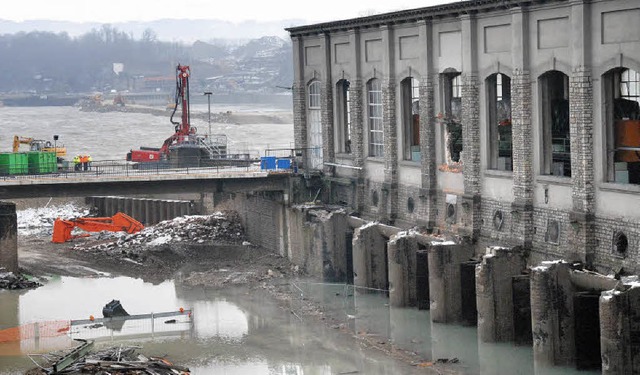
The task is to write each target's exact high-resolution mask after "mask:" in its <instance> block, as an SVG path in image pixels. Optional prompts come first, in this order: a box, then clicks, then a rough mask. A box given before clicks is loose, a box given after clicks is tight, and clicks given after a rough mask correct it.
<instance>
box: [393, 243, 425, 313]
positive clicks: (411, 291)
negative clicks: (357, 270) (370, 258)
mask: <svg viewBox="0 0 640 375" xmlns="http://www.w3.org/2000/svg"><path fill="white" fill-rule="evenodd" d="M388 248H389V251H388V263H389V304H390V305H391V307H409V306H416V305H417V293H416V265H417V251H418V242H417V240H416V238H415V236H411V235H409V234H408V233H407V232H400V233H398V234H397V235H396V236H393V237H392V238H391V240H390V241H389V243H388Z"/></svg>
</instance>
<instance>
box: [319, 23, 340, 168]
mask: <svg viewBox="0 0 640 375" xmlns="http://www.w3.org/2000/svg"><path fill="white" fill-rule="evenodd" d="M324 51H325V78H324V79H323V85H322V91H321V94H322V95H321V98H320V100H321V104H320V106H321V109H322V113H321V122H322V155H323V161H324V162H329V163H333V162H335V154H336V149H335V146H334V143H335V142H334V135H335V124H334V116H333V92H334V91H333V87H334V86H333V83H332V81H331V66H332V64H331V62H332V58H331V56H332V53H331V38H330V34H329V33H325V35H324ZM323 171H324V173H325V174H327V175H331V174H332V171H333V167H331V166H327V165H325V166H323Z"/></svg>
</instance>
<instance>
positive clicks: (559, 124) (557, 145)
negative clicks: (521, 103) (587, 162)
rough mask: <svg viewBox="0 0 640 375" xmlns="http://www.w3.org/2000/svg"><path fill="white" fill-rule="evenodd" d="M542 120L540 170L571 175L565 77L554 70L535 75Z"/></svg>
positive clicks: (567, 90) (546, 173) (566, 80)
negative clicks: (538, 77) (537, 81)
mask: <svg viewBox="0 0 640 375" xmlns="http://www.w3.org/2000/svg"><path fill="white" fill-rule="evenodd" d="M539 83H540V84H539V87H540V104H541V115H542V116H541V120H542V147H543V150H542V151H543V152H542V159H543V160H542V161H543V164H542V171H541V173H542V174H545V175H554V176H563V177H571V137H570V133H569V77H568V76H567V75H566V74H564V73H562V72H559V71H557V70H552V71H549V72H546V73H544V74H543V75H541V76H540V79H539Z"/></svg>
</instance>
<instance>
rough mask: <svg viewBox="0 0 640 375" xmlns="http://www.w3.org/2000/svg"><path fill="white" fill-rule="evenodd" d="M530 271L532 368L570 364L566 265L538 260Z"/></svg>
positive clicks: (572, 346)
mask: <svg viewBox="0 0 640 375" xmlns="http://www.w3.org/2000/svg"><path fill="white" fill-rule="evenodd" d="M531 271H532V273H531V324H532V334H533V358H534V362H535V365H536V368H539V367H542V368H544V367H547V366H553V365H564V366H569V365H572V364H573V363H574V359H575V358H574V353H575V340H574V339H575V336H574V335H575V332H574V331H575V329H574V320H573V298H572V297H573V293H574V289H573V285H572V284H571V279H570V265H569V264H568V263H564V262H542V264H541V265H540V266H537V267H533V268H532V269H531Z"/></svg>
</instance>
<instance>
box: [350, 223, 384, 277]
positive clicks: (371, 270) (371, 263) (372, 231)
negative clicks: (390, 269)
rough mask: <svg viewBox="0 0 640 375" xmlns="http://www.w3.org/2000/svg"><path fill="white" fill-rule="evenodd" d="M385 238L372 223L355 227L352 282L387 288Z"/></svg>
mask: <svg viewBox="0 0 640 375" xmlns="http://www.w3.org/2000/svg"><path fill="white" fill-rule="evenodd" d="M386 251H387V240H386V238H385V237H383V236H382V234H380V231H379V230H378V228H377V226H376V225H375V224H374V223H370V224H366V225H363V226H362V227H360V228H356V230H355V231H354V234H353V274H354V278H353V284H354V285H355V286H356V287H361V288H373V289H381V290H387V288H388V275H387V255H386Z"/></svg>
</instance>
